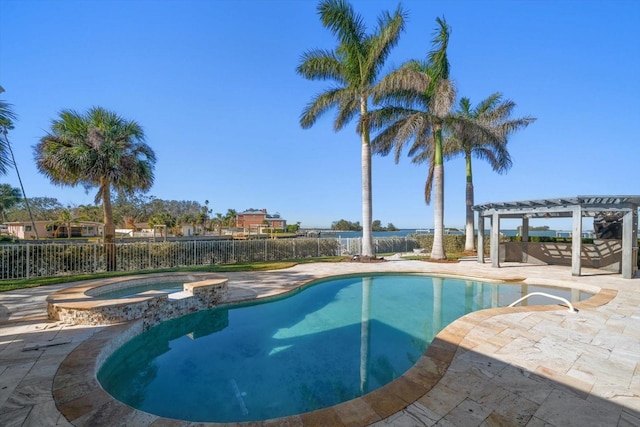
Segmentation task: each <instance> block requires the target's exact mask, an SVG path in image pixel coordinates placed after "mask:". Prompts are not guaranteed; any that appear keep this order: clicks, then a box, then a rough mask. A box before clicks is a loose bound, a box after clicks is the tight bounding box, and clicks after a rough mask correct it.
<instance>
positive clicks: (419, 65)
mask: <svg viewBox="0 0 640 427" xmlns="http://www.w3.org/2000/svg"><path fill="white" fill-rule="evenodd" d="M436 21H437V23H438V28H437V31H436V32H435V36H434V39H433V41H432V44H433V49H432V50H431V51H430V52H429V54H428V57H427V60H426V61H416V60H413V61H409V62H408V63H406V64H404V65H403V66H402V67H400V68H399V69H398V70H396V71H394V72H392V73H390V74H389V75H387V76H386V77H385V78H384V79H383V80H382V81H381V82H380V84H379V85H378V86H377V87H376V90H375V93H374V100H375V101H376V102H379V103H383V104H384V105H385V106H383V107H382V108H380V109H379V110H376V111H375V112H373V113H372V115H371V117H370V123H371V126H372V127H373V128H375V129H383V130H382V131H381V132H380V133H379V134H378V135H377V136H376V137H375V138H374V140H373V143H372V144H373V150H374V152H375V153H377V154H382V155H387V154H389V153H390V152H391V150H393V149H395V153H396V162H398V161H399V158H400V153H401V152H402V151H403V149H404V147H405V145H406V144H407V143H408V142H409V141H411V140H413V145H412V146H411V148H410V149H409V153H408V154H409V156H413V162H414V163H423V162H427V161H428V162H429V165H430V167H429V175H428V176H427V181H426V184H425V201H426V202H427V203H429V202H430V199H431V186H432V184H431V183H432V182H433V183H435V186H434V195H435V200H434V207H433V208H434V239H433V247H432V249H431V258H432V259H446V254H445V250H444V152H443V129H444V128H445V127H446V126H447V124H448V123H449V122H450V121H451V120H453V119H454V117H453V116H452V114H451V109H452V107H453V103H454V100H455V87H454V84H453V82H452V81H451V80H450V79H449V61H448V58H447V46H448V44H449V34H450V27H449V26H448V25H447V23H446V21H445V20H444V18H443V19H440V18H437V19H436Z"/></svg>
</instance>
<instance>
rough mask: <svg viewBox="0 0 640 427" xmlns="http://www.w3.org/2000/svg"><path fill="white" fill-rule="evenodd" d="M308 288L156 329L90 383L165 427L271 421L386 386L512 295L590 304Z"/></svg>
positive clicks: (356, 287)
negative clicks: (446, 336)
mask: <svg viewBox="0 0 640 427" xmlns="http://www.w3.org/2000/svg"><path fill="white" fill-rule="evenodd" d="M314 284H315V286H310V287H307V288H305V289H303V290H302V291H300V292H296V293H294V294H293V295H289V296H286V297H284V298H279V299H276V300H272V301H270V302H266V303H264V302H263V303H253V304H244V305H239V306H229V307H221V308H217V309H213V310H208V311H204V312H198V313H195V314H193V315H189V316H184V317H181V318H178V319H174V320H171V321H168V322H165V323H162V324H160V325H158V326H156V327H154V328H152V329H150V330H149V331H147V332H145V333H143V334H141V335H139V336H137V337H135V338H133V339H132V340H131V341H129V342H128V343H126V344H125V345H124V346H123V347H121V348H120V349H118V350H116V352H114V353H113V354H112V355H111V356H110V357H109V358H108V359H107V361H106V362H105V363H104V364H103V365H102V367H100V369H99V372H98V380H99V381H100V383H101V384H102V386H103V387H104V389H105V390H107V391H108V392H109V393H111V394H112V395H113V396H114V397H115V398H117V399H118V400H121V401H122V402H124V403H127V404H129V405H131V406H133V407H135V408H137V409H140V410H142V411H146V412H150V413H153V414H156V415H159V416H163V417H167V418H176V419H182V420H188V421H210V422H234V421H253V420H262V419H271V418H276V417H282V416H286V415H293V414H297V413H302V412H308V411H312V410H315V409H319V408H323V407H327V406H332V405H335V404H337V403H340V402H343V401H346V400H350V399H353V398H356V397H359V396H362V395H364V394H366V393H369V392H371V391H373V390H375V389H377V388H379V387H381V386H383V385H385V384H387V383H389V382H391V381H393V380H394V379H396V378H398V377H399V376H401V375H402V374H403V373H404V372H405V371H406V370H408V369H409V368H410V367H411V366H412V365H413V364H414V363H415V361H416V360H418V358H419V357H420V356H421V355H422V353H423V352H424V351H425V349H426V347H427V346H428V344H429V343H430V342H431V340H432V339H433V337H434V336H435V335H436V334H437V333H438V332H439V331H440V330H441V329H442V328H444V327H445V326H446V325H447V324H449V323H451V322H452V321H453V320H455V319H457V318H459V317H461V316H463V315H464V314H466V313H468V312H471V311H475V310H479V309H482V308H487V307H496V306H505V305H508V304H509V303H511V302H513V301H515V300H516V299H517V298H519V297H520V296H521V295H522V293H523V292H524V293H529V292H536V291H541V290H542V291H544V292H551V293H553V294H555V295H558V296H562V297H565V298H567V299H570V300H571V301H577V300H581V299H584V298H587V297H588V296H590V294H585V293H583V292H575V291H571V290H561V289H554V290H553V291H550V290H549V289H550V288H548V287H538V286H531V285H505V284H492V283H480V282H476V281H465V280H459V279H450V278H439V277H429V276H423V275H368V276H357V277H355V276H349V277H340V278H334V279H331V280H322V281H319V282H315V283H314ZM549 302H552V303H555V302H554V301H549V300H545V301H544V303H549ZM529 303H537V302H536V301H535V300H532V301H529Z"/></svg>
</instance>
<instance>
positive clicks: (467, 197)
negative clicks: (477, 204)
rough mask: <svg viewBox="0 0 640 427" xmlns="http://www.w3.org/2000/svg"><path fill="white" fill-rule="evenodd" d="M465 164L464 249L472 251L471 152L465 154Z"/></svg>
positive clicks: (473, 233) (473, 232) (473, 243)
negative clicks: (465, 214)
mask: <svg viewBox="0 0 640 427" xmlns="http://www.w3.org/2000/svg"><path fill="white" fill-rule="evenodd" d="M465 158H466V164H467V188H466V195H465V205H466V211H467V218H466V220H467V222H466V226H465V233H464V234H465V236H466V238H465V242H464V250H465V251H473V250H474V249H475V230H474V221H473V175H472V174H471V153H467V154H466V155H465Z"/></svg>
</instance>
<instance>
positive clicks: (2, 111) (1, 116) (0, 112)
mask: <svg viewBox="0 0 640 427" xmlns="http://www.w3.org/2000/svg"><path fill="white" fill-rule="evenodd" d="M2 92H4V88H3V87H2V86H0V93H2ZM15 119H16V115H15V114H14V113H13V110H12V109H11V104H8V103H6V102H4V101H1V100H0V134H1V135H2V136H3V137H4V138H0V175H6V174H7V172H8V167H11V166H13V167H14V168H15V170H16V175H18V182H19V183H20V189H21V190H22V195H23V196H24V204H25V205H26V206H27V211H28V212H29V218H31V226H32V227H33V231H34V233H36V239H40V236H38V228H37V227H36V223H35V221H34V220H33V214H32V213H31V207H30V206H29V199H28V198H27V193H25V191H24V185H23V184H22V178H21V177H20V171H18V164H17V163H16V157H15V156H14V154H13V149H12V148H11V143H10V142H9V138H8V137H7V133H8V132H9V130H11V129H13V121H14V120H15Z"/></svg>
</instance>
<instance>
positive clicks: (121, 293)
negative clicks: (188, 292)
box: [95, 282, 184, 299]
mask: <svg viewBox="0 0 640 427" xmlns="http://www.w3.org/2000/svg"><path fill="white" fill-rule="evenodd" d="M183 288H184V285H183V283H182V282H180V283H152V284H148V285H138V286H129V287H126V288H120V289H115V290H113V291H108V292H103V293H101V294H98V295H96V296H95V298H100V299H115V298H126V297H129V296H132V295H136V294H141V293H142V292H146V291H162V292H167V293H169V294H171V293H173V292H180V291H182V290H183Z"/></svg>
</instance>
